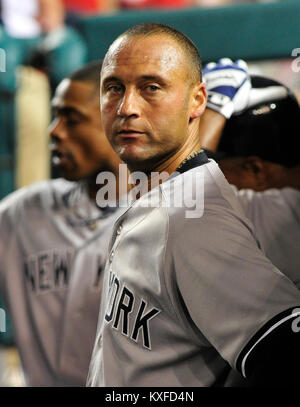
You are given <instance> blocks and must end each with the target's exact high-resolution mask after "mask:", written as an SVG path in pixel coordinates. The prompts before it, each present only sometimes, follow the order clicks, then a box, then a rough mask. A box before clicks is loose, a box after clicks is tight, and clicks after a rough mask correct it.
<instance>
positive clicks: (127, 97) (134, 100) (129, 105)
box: [118, 89, 140, 117]
mask: <svg viewBox="0 0 300 407" xmlns="http://www.w3.org/2000/svg"><path fill="white" fill-rule="evenodd" d="M118 115H119V116H121V117H130V116H134V117H138V116H139V115H140V100H139V95H138V92H136V91H135V90H134V89H126V90H125V92H124V94H123V98H122V100H121V103H120V106H119V109H118Z"/></svg>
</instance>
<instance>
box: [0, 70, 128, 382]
mask: <svg viewBox="0 0 300 407" xmlns="http://www.w3.org/2000/svg"><path fill="white" fill-rule="evenodd" d="M100 68H101V65H100V63H98V62H94V63H91V64H88V65H86V66H85V67H83V68H82V69H80V70H79V71H76V72H75V73H73V74H72V75H71V76H69V77H68V78H66V79H64V80H63V81H62V82H61V83H60V85H59V86H58V88H57V90H56V93H55V96H54V99H53V108H54V112H55V118H54V121H53V123H52V124H51V129H50V135H51V139H52V144H51V147H52V153H53V163H54V165H55V166H56V167H57V168H59V169H60V170H61V172H62V174H63V176H64V178H65V180H64V179H56V180H49V181H45V182H40V183H38V184H35V185H32V186H30V187H26V188H23V189H21V190H18V191H16V192H14V193H13V194H11V195H10V196H8V197H7V198H6V199H4V200H3V201H2V202H1V204H0V225H1V227H0V258H1V266H0V278H1V280H0V281H1V284H0V286H1V297H3V298H4V299H5V300H6V304H7V307H8V310H9V312H10V315H11V318H12V321H13V327H14V332H15V340H16V344H17V347H18V350H19V352H20V357H21V362H22V367H23V370H24V374H25V380H26V384H27V385H29V386H82V385H84V384H85V382H86V376H87V371H88V366H89V361H90V357H91V352H92V346H93V343H94V337H95V332H96V323H97V318H98V310H99V301H100V294H101V280H102V269H103V265H104V262H105V258H106V253H107V246H108V239H109V237H110V233H111V228H112V225H113V223H114V220H115V219H116V217H117V216H118V211H119V209H117V210H116V209H115V208H110V207H107V208H102V209H100V208H99V207H97V205H96V202H95V196H96V191H97V190H99V188H100V185H97V184H96V175H97V174H98V173H99V172H101V171H110V172H113V173H114V174H116V175H118V165H119V162H120V160H119V158H118V156H117V155H116V154H115V153H114V151H113V150H112V148H111V147H110V145H109V143H108V141H107V139H106V137H105V136H104V133H103V131H102V127H101V121H100V114H99V100H98V93H99V92H98V88H99V73H100Z"/></svg>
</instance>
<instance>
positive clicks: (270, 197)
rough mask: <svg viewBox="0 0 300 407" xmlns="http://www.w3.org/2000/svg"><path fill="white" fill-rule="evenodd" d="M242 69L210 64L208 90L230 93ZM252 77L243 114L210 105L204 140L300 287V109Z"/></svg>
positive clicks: (273, 85)
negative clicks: (299, 147) (297, 143)
mask: <svg viewBox="0 0 300 407" xmlns="http://www.w3.org/2000/svg"><path fill="white" fill-rule="evenodd" d="M236 69H238V64H236V63H233V62H232V61H231V60H230V59H228V58H223V59H221V60H220V61H219V63H218V64H216V63H210V64H208V65H207V66H206V68H205V73H204V75H203V77H204V80H206V83H207V88H208V89H209V88H210V86H215V84H216V83H217V84H218V89H217V91H218V93H220V94H224V92H225V91H226V87H227V86H228V84H229V81H230V79H231V80H233V79H234V77H235V75H236ZM250 79H251V88H250V89H249V94H248V95H245V97H246V100H247V101H248V102H247V106H246V108H245V109H244V110H243V111H242V112H240V113H236V112H235V111H233V112H232V116H231V117H226V116H225V115H224V114H222V111H221V109H220V106H219V105H213V104H211V103H210V105H209V107H208V108H207V109H206V111H205V113H204V115H203V116H202V120H201V123H200V134H199V135H200V140H201V143H202V145H203V146H205V147H209V148H210V150H206V152H207V154H208V155H209V156H210V157H212V158H214V159H215V160H216V161H217V162H218V164H219V166H220V168H221V170H222V172H223V173H224V175H225V177H226V179H227V180H228V182H229V183H230V184H233V185H232V188H233V190H234V193H235V194H236V197H237V199H238V200H239V203H240V204H241V206H242V208H243V210H244V212H245V215H246V216H247V217H248V218H249V219H250V220H251V221H252V223H253V225H254V227H255V232H256V235H257V237H258V239H259V242H260V244H261V247H262V249H263V251H264V253H265V254H266V256H267V257H268V258H269V259H270V260H271V261H272V263H273V264H274V265H275V266H276V267H278V268H279V269H280V270H281V271H282V272H283V273H284V274H285V275H286V276H288V277H289V278H290V279H291V280H292V281H293V282H294V283H295V284H296V285H297V287H298V288H300V275H299V265H300V262H299V255H298V251H299V247H298V246H299V241H300V223H299V219H300V165H299V163H300V161H299V156H298V155H297V153H295V151H293V149H291V146H293V145H294V141H293V137H294V133H293V131H292V129H294V128H295V125H296V124H297V123H299V119H300V107H299V104H298V102H297V99H296V97H295V96H294V94H293V92H292V91H291V90H290V89H288V88H287V87H286V86H284V85H283V84H281V83H279V82H277V81H274V80H272V79H269V78H266V77H262V76H256V75H251V76H250ZM208 92H210V91H208ZM214 92H216V89H215V90H214ZM227 103H230V102H229V101H227ZM224 105H226V102H225V103H224ZM223 109H224V106H223ZM268 140H273V145H271V146H270V145H269V142H268ZM220 150H223V151H220ZM297 164H298V165H297ZM232 373H233V372H232ZM237 379H238V376H237V375H234V374H231V375H230V376H229V378H228V380H227V382H226V385H230V384H232V383H234V384H235V385H236V384H237Z"/></svg>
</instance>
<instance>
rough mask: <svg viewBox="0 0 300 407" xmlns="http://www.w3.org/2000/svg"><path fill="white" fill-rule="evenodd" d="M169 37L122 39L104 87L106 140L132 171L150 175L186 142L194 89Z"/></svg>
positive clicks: (111, 54) (111, 53)
mask: <svg viewBox="0 0 300 407" xmlns="http://www.w3.org/2000/svg"><path fill="white" fill-rule="evenodd" d="M189 73H190V68H189V66H188V63H187V61H186V57H185V55H184V53H183V52H182V51H181V49H180V47H179V45H178V44H177V43H176V42H175V41H174V40H173V39H172V38H169V37H168V36H166V35H163V34H162V35H152V36H149V37H141V36H137V37H133V38H126V37H125V38H122V39H121V40H117V41H116V42H115V43H114V44H113V46H112V47H111V49H110V51H109V53H108V55H107V56H106V59H105V62H104V65H103V69H102V73H101V86H100V89H101V91H100V100H101V114H102V123H103V126H104V130H105V133H106V136H107V137H108V139H109V141H110V143H111V144H112V146H113V148H114V150H115V151H116V152H117V154H118V155H119V156H120V158H121V159H122V160H123V161H125V162H126V163H128V165H129V167H131V168H134V169H140V170H145V171H147V170H151V169H153V168H155V167H156V166H157V165H158V164H159V163H161V162H163V161H164V160H165V159H167V158H169V157H171V156H172V155H173V154H174V153H175V152H176V151H178V150H179V149H180V147H181V146H182V145H183V144H184V142H185V141H186V139H187V137H188V135H189V122H190V118H191V115H192V114H193V109H194V104H193V101H192V99H193V98H192V92H193V89H194V87H195V85H194V84H193V85H192V83H191V81H190V79H189Z"/></svg>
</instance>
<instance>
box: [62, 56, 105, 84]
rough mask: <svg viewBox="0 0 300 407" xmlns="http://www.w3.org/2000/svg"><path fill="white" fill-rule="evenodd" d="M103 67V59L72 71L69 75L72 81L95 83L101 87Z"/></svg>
mask: <svg viewBox="0 0 300 407" xmlns="http://www.w3.org/2000/svg"><path fill="white" fill-rule="evenodd" d="M101 68H102V60H98V61H92V62H89V63H87V64H85V65H83V66H82V67H81V68H79V69H77V70H76V71H74V72H72V73H71V74H70V75H69V76H68V79H70V80H71V81H79V82H89V83H93V84H94V85H95V86H96V87H97V88H99V87H100V71H101Z"/></svg>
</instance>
